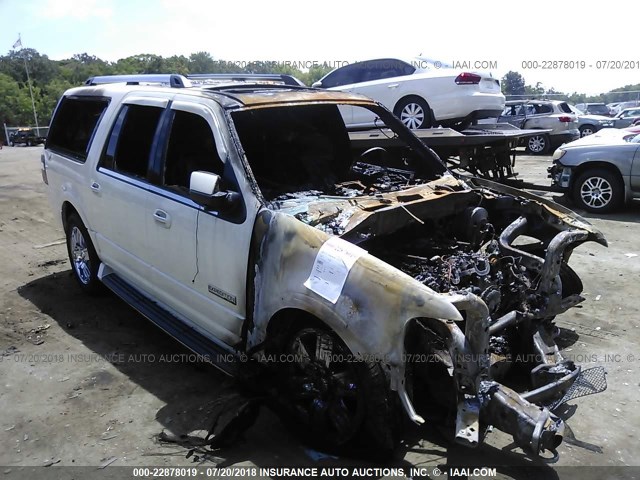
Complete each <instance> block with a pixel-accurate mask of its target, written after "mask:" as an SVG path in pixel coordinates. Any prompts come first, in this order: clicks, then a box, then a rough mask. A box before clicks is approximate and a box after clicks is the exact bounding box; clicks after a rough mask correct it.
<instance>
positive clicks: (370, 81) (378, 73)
mask: <svg viewBox="0 0 640 480" xmlns="http://www.w3.org/2000/svg"><path fill="white" fill-rule="evenodd" d="M313 86H314V87H319V88H326V89H329V90H341V91H346V92H352V93H360V94H362V95H366V96H367V97H370V98H372V99H373V100H376V101H378V102H380V103H382V104H383V105H384V106H385V107H387V108H388V109H389V110H391V111H392V112H393V113H395V114H396V116H397V117H399V118H400V119H401V120H402V122H403V123H404V124H405V125H406V126H407V127H409V128H411V129H417V128H429V127H431V126H436V125H442V126H444V127H455V128H458V129H462V128H466V126H468V125H469V124H471V123H472V122H474V121H476V120H480V119H484V118H497V117H498V116H499V115H500V114H501V113H502V110H503V109H504V104H505V98H504V95H503V94H502V92H501V90H500V81H499V80H498V79H496V78H493V77H492V76H491V74H485V73H479V72H469V71H461V70H457V69H454V68H451V67H450V66H448V65H445V64H443V63H442V62H438V61H433V60H427V59H424V58H420V57H416V58H412V59H407V60H404V59H398V58H383V59H376V60H367V61H364V62H358V63H352V64H349V65H346V66H343V67H340V68H337V69H335V70H333V71H332V72H330V73H328V74H327V75H325V76H324V77H323V78H322V79H320V80H319V81H318V82H316V83H314V84H313ZM367 112H368V111H367V110H366V109H359V108H351V109H349V111H343V112H342V113H343V116H344V119H345V122H346V123H347V125H349V126H351V127H365V126H371V125H372V124H373V123H374V121H375V119H374V118H373V117H372V116H370V115H369V114H368V113H367Z"/></svg>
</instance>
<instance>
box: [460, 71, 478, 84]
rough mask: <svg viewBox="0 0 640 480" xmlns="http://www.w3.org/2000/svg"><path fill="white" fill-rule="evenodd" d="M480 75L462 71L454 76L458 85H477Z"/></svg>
mask: <svg viewBox="0 0 640 480" xmlns="http://www.w3.org/2000/svg"><path fill="white" fill-rule="evenodd" d="M481 79H482V77H481V76H480V75H477V74H475V73H468V72H464V73H461V74H460V75H458V76H457V77H456V84H458V85H477V84H479V83H480V80H481Z"/></svg>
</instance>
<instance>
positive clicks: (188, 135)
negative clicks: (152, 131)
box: [163, 110, 224, 195]
mask: <svg viewBox="0 0 640 480" xmlns="http://www.w3.org/2000/svg"><path fill="white" fill-rule="evenodd" d="M223 168H224V165H223V163H222V160H221V159H220V157H219V155H218V150H217V149H216V143H215V140H214V137H213V132H212V131H211V127H210V126H209V123H208V122H207V121H206V120H205V119H204V118H202V117H201V116H200V115H196V114H194V113H189V112H184V111H180V110H176V111H175V114H174V117H173V122H172V125H171V134H170V136H169V143H168V145H167V154H166V158H165V169H164V180H163V185H164V186H165V187H166V188H168V189H170V190H173V191H175V192H176V193H179V194H181V195H188V193H189V179H190V178H191V173H192V172H195V171H198V170H200V171H205V172H211V173H215V174H216V175H219V176H222V171H223Z"/></svg>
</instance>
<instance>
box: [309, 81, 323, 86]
mask: <svg viewBox="0 0 640 480" xmlns="http://www.w3.org/2000/svg"><path fill="white" fill-rule="evenodd" d="M311 88H322V82H321V81H320V80H318V81H317V82H313V83H312V84H311Z"/></svg>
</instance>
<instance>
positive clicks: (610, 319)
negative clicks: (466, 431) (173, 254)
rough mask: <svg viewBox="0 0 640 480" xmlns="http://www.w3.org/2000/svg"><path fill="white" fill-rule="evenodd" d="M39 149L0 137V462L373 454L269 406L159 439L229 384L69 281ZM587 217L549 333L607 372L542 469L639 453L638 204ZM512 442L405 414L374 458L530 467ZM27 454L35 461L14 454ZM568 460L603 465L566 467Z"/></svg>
mask: <svg viewBox="0 0 640 480" xmlns="http://www.w3.org/2000/svg"><path fill="white" fill-rule="evenodd" d="M41 152H42V147H29V148H27V147H15V148H9V147H5V148H4V149H2V150H0V245H1V248H0V272H1V275H0V354H1V355H0V360H1V363H0V411H1V415H0V466H1V467H0V472H4V474H3V475H1V476H2V477H4V478H8V479H11V478H41V477H43V476H45V473H47V472H51V473H50V475H52V478H53V477H55V478H58V479H60V478H63V477H64V475H62V473H60V472H67V473H68V472H70V471H73V470H72V469H67V470H65V469H64V467H68V466H78V465H80V466H87V467H90V468H88V469H86V470H83V471H82V472H84V473H80V472H81V471H80V470H76V471H75V472H76V473H75V474H74V475H75V478H89V477H90V473H91V472H98V471H100V472H117V474H116V473H113V476H112V477H110V478H121V477H122V478H129V477H130V476H132V470H131V467H132V466H140V465H143V466H144V465H146V466H151V465H153V466H194V465H200V466H204V467H215V466H216V465H217V464H218V465H222V466H224V465H227V466H228V465H233V466H257V467H265V466H289V467H290V466H309V467H317V468H322V467H332V466H336V465H337V466H345V465H368V466H372V465H374V464H371V463H366V462H362V461H360V460H355V459H346V458H340V459H335V458H331V457H327V456H325V455H322V454H321V453H319V452H317V451H315V450H312V449H310V448H307V447H305V446H304V445H302V444H300V442H299V441H298V440H297V438H296V437H294V436H293V434H291V433H289V431H288V430H287V429H286V428H285V427H284V426H283V424H282V423H281V421H280V419H279V418H278V417H277V416H276V415H274V414H273V413H271V412H270V411H268V410H266V409H263V410H262V411H261V413H260V415H259V417H258V420H257V422H256V424H255V425H254V426H253V427H252V428H250V429H249V430H248V431H247V433H246V434H245V436H244V438H243V439H241V440H240V441H239V442H237V443H236V444H235V445H233V446H231V447H229V448H227V449H223V450H220V451H218V452H216V453H215V454H214V455H213V456H211V457H209V458H207V459H204V458H203V457H202V455H201V454H198V453H196V454H195V455H193V456H191V457H190V458H186V457H187V453H188V448H185V447H183V446H177V445H166V444H163V443H161V442H159V441H158V440H157V435H158V434H159V433H160V432H162V431H165V432H166V433H167V434H172V435H181V434H186V433H189V432H193V431H202V430H204V431H205V432H206V430H208V428H209V427H210V426H211V419H212V412H213V410H214V409H215V406H216V403H215V402H216V400H217V399H219V398H220V397H221V396H222V395H227V394H229V393H230V392H232V391H233V387H231V386H229V385H230V382H229V380H228V379H227V378H226V377H225V376H223V375H222V374H220V373H218V371H217V370H215V369H214V368H212V367H210V366H207V365H205V364H202V363H198V362H193V361H189V357H188V355H189V352H188V351H186V350H185V349H184V348H183V347H182V346H181V345H180V344H178V343H177V342H176V341H174V340H173V339H171V338H170V337H168V336H167V335H166V334H164V333H163V332H161V331H160V330H159V329H157V328H156V327H155V326H153V325H152V324H151V323H150V322H148V321H147V320H145V319H144V318H142V317H141V316H140V315H138V314H137V313H136V312H135V311H133V310H132V309H131V308H130V307H128V306H127V305H126V304H124V303H123V302H121V301H120V300H119V299H117V298H116V297H115V296H113V295H111V294H108V293H107V294H105V295H102V296H98V297H88V296H85V295H83V294H82V293H81V292H80V290H79V288H78V287H77V286H76V284H75V283H74V280H73V278H72V276H71V272H70V269H69V264H68V260H67V253H66V246H65V244H64V240H63V232H62V231H61V230H60V229H59V228H58V226H57V224H56V223H55V222H54V218H53V214H52V212H51V211H50V209H49V205H48V202H47V198H46V195H45V188H46V187H45V185H44V184H43V183H42V180H41V176H40V165H39V162H40V154H41ZM550 161H551V157H526V156H521V157H519V158H518V163H517V170H518V171H519V172H520V173H521V176H522V177H524V178H526V179H527V180H529V181H535V182H540V183H544V184H548V182H549V180H548V179H547V178H546V171H545V170H546V167H547V166H548V164H549V162H550ZM547 195H549V194H547ZM554 195H555V196H558V195H557V194H554ZM587 218H588V219H589V220H590V221H591V222H592V223H594V224H595V225H596V226H597V227H598V228H600V229H601V230H602V231H603V232H604V233H605V235H606V236H607V239H608V240H609V243H610V246H609V248H608V249H606V248H604V247H601V246H600V245H597V244H593V243H590V244H586V245H583V246H581V247H580V248H579V249H577V250H576V251H575V253H574V256H573V258H572V261H571V265H572V266H573V268H574V269H575V270H576V271H577V272H578V273H579V274H580V275H581V277H582V279H583V281H584V284H585V296H586V298H587V301H586V302H584V303H583V305H582V307H581V308H574V309H573V310H572V311H570V312H568V313H566V314H564V315H563V316H562V317H561V318H559V319H558V325H559V326H560V327H561V328H562V335H561V342H560V343H562V346H564V347H565V353H566V355H567V357H568V358H570V359H574V360H576V361H577V362H579V363H581V364H583V365H584V366H585V367H587V368H588V367H592V366H597V365H602V366H604V367H605V368H606V371H607V373H608V383H609V387H608V389H607V390H606V391H605V392H604V393H601V394H599V395H593V396H589V397H584V398H580V399H578V400H575V401H572V402H570V404H569V408H567V409H566V411H565V414H564V418H567V427H568V428H567V435H566V437H567V438H566V439H565V442H564V443H563V444H562V445H561V447H560V449H559V453H560V459H559V461H558V462H557V463H556V464H554V465H551V466H544V464H537V465H538V467H537V470H535V471H536V472H539V473H540V478H551V479H553V478H574V476H575V477H576V478H577V477H578V476H579V477H581V478H591V477H590V474H589V473H588V472H596V473H597V474H598V475H597V477H593V478H621V476H622V475H623V473H619V474H615V475H613V474H612V475H613V476H610V475H609V474H607V473H606V472H609V471H610V470H608V468H609V467H613V466H625V465H636V466H638V465H640V456H639V455H638V454H639V453H640V448H639V445H640V438H639V436H640V431H639V427H640V374H639V371H640V347H639V345H640V316H639V313H640V294H639V290H638V281H639V280H640V256H636V254H638V255H640V240H639V239H640V223H639V221H640V205H639V204H634V205H631V206H628V207H626V208H625V209H624V210H623V211H622V212H619V213H617V214H613V215H609V216H607V217H603V218H598V217H594V216H591V215H587ZM201 433H202V432H201ZM511 443H512V441H511V439H510V438H508V437H507V436H506V435H503V434H501V433H500V432H496V431H494V432H493V433H491V434H490V435H489V438H488V440H487V444H485V445H483V446H482V447H480V448H479V449H478V450H469V449H466V448H464V447H461V446H452V445H450V444H449V443H448V442H447V440H446V438H445V436H444V435H443V434H442V433H440V431H439V429H438V428H436V427H434V426H433V425H431V424H429V423H428V424H427V425H425V426H423V427H421V428H417V427H415V428H413V429H410V431H409V432H408V434H407V440H406V446H405V447H403V448H402V449H401V450H400V451H399V452H398V458H397V459H396V460H393V461H390V462H387V463H386V466H399V467H402V468H403V469H404V470H403V471H404V472H405V473H407V476H408V473H409V469H410V468H411V467H412V466H413V467H420V468H424V469H426V470H429V469H430V470H429V471H430V472H431V473H429V474H430V475H432V473H433V472H432V470H433V469H434V468H436V467H438V468H440V469H441V470H445V469H446V468H448V467H451V466H461V465H475V466H480V467H483V466H495V467H496V472H497V477H494V478H536V477H535V476H534V474H532V473H531V472H530V471H526V472H525V470H523V469H522V468H521V467H522V466H528V465H531V464H532V462H531V460H529V459H528V458H527V457H526V456H525V455H524V454H523V453H522V451H521V450H519V449H517V448H515V447H513V446H512V445H511ZM200 462H203V463H200ZM51 464H53V465H52V466H51V467H50V468H47V469H45V468H42V467H43V466H46V465H51ZM105 465H108V466H105ZM32 466H37V467H41V469H39V470H37V471H36V473H33V469H29V468H25V467H32ZM569 466H600V467H603V468H601V469H588V470H586V471H584V470H580V472H582V473H580V475H577V474H576V472H578V470H577V469H573V470H572V469H571V468H569ZM98 467H104V468H103V469H99V468H98ZM123 467H126V468H123ZM604 467H607V468H604ZM426 470H423V471H421V473H422V476H423V477H426V475H425V473H426ZM25 472H27V473H28V474H27V473H25ZM29 472H31V473H29ZM43 472H45V473H43ZM635 472H636V473H637V472H640V470H635ZM258 473H260V472H258ZM369 473H373V474H374V475H373V476H374V477H383V476H385V475H384V472H382V473H380V472H378V471H374V472H371V471H370V472H369ZM387 473H388V472H387ZM414 473H415V472H414ZM450 473H451V472H450ZM627 473H628V472H627ZM25 475H26V476H25ZM118 475H120V476H121V477H120V476H118ZM257 476H260V475H259V474H258V475H257ZM262 476H265V475H262ZM392 476H393V475H392ZM413 476H414V477H418V476H420V475H417V474H414V475H413ZM396 478H397V477H396ZM440 478H445V477H444V476H442V477H440ZM450 478H451V477H450ZM471 478H482V477H481V476H478V477H474V476H473V474H472V475H471Z"/></svg>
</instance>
